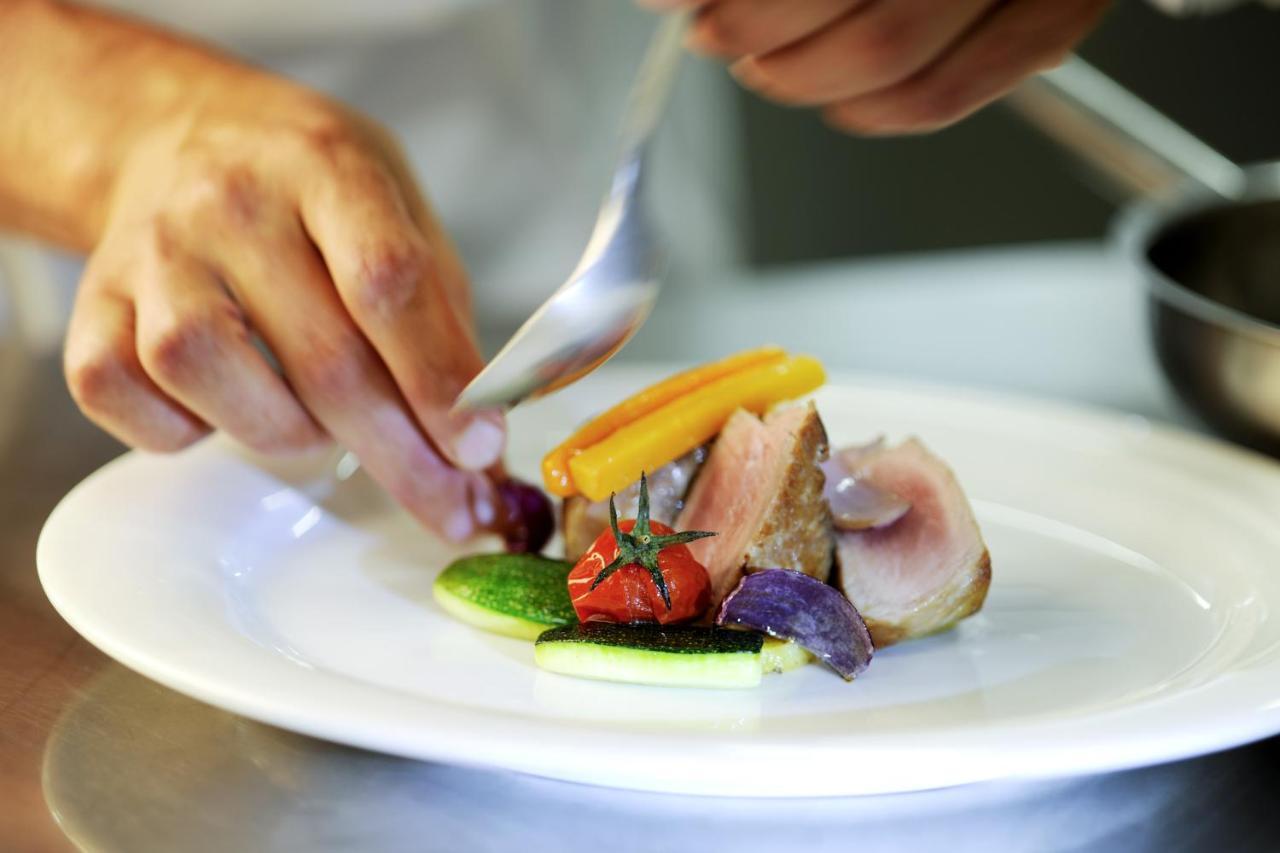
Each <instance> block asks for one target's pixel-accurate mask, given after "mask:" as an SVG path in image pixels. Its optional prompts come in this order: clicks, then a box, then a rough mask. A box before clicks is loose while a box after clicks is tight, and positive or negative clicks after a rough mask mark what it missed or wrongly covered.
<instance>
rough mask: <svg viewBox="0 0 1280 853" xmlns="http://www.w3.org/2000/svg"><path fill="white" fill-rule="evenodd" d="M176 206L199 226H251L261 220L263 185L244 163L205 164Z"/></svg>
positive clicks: (191, 180)
mask: <svg viewBox="0 0 1280 853" xmlns="http://www.w3.org/2000/svg"><path fill="white" fill-rule="evenodd" d="M176 205H177V209H178V211H179V213H180V214H181V215H183V216H184V217H185V218H186V219H188V220H189V221H190V222H192V223H193V224H195V225H196V226H214V225H219V226H220V225H226V224H229V225H238V226H242V227H249V226H252V225H254V224H256V223H257V222H258V221H259V220H260V219H261V214H262V207H263V194H262V188H261V186H260V184H259V182H258V179H257V176H256V175H255V173H254V171H253V169H252V168H251V167H249V166H247V165H245V164H229V165H224V166H219V167H209V166H206V167H203V168H202V169H201V171H200V172H199V173H197V174H196V175H194V176H193V177H192V178H191V179H190V181H189V182H188V184H187V187H186V190H185V192H183V193H182V195H181V196H180V197H179V199H178V200H177V203H176Z"/></svg>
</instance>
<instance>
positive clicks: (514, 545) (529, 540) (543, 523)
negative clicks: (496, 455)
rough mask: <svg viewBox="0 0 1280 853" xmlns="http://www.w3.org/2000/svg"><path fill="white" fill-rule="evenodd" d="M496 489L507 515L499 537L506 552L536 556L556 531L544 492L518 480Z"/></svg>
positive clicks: (549, 503) (502, 483)
mask: <svg viewBox="0 0 1280 853" xmlns="http://www.w3.org/2000/svg"><path fill="white" fill-rule="evenodd" d="M497 489H498V495H499V497H501V498H502V509H503V511H504V512H503V517H502V518H500V519H499V520H498V529H497V533H498V534H499V535H500V536H502V540H503V543H504V544H505V545H506V548H507V551H508V552H510V553H513V554H537V553H538V552H540V551H541V550H542V549H543V548H544V547H545V546H546V544H547V540H549V539H550V538H551V532H552V530H554V529H555V513H554V512H553V511H552V509H551V500H550V499H549V498H548V497H547V496H546V494H544V493H543V491H542V489H539V488H538V487H537V486H534V485H531V484H529V483H526V482H524V481H523V480H517V479H515V478H511V479H507V480H504V481H502V482H501V483H498V484H497Z"/></svg>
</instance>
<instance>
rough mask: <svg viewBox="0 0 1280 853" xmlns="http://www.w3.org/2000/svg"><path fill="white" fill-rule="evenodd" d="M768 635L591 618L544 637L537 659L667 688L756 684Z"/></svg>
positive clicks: (550, 666) (552, 666)
mask: <svg viewBox="0 0 1280 853" xmlns="http://www.w3.org/2000/svg"><path fill="white" fill-rule="evenodd" d="M763 645H764V638H763V637H762V636H761V635H760V634H755V633H751V632H747V631H733V630H728V629H725V628H707V627H701V626H694V625H656V624H637V625H618V624H614V623H612V622H587V623H582V624H573V625H565V626H563V627H560V628H552V629H551V630H549V631H546V632H545V633H543V634H542V635H541V636H540V637H538V641H537V643H536V644H535V646H534V660H535V661H536V662H537V664H538V666H540V667H542V668H543V669H546V670H550V671H551V672H558V673H562V674H564V675H576V676H579V677H581V678H595V679H601V680H604V681H624V682H628V683H631V684H652V685H659V686H665V687H718V688H732V687H755V686H756V685H758V684H759V683H760V677H761V673H762V669H761V662H760V660H761V655H760V649H761V647H762V646H763Z"/></svg>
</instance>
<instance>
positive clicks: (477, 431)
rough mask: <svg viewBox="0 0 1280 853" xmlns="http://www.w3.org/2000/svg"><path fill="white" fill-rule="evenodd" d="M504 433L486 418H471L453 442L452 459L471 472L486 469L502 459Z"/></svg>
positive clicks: (492, 421)
mask: <svg viewBox="0 0 1280 853" xmlns="http://www.w3.org/2000/svg"><path fill="white" fill-rule="evenodd" d="M505 439H506V431H505V430H504V429H503V428H502V426H501V425H500V424H498V423H496V422H495V421H494V420H492V419H491V418H490V417H487V416H479V417H475V416H473V417H472V418H471V421H470V422H469V423H468V424H467V425H466V426H465V427H463V429H462V431H461V432H459V433H458V434H457V437H456V438H455V439H454V440H453V457H454V459H455V460H456V461H457V463H458V465H460V466H461V467H463V468H466V469H468V470H471V471H479V470H482V469H484V468H488V467H489V466H490V465H492V464H494V463H495V462H497V461H498V460H499V459H500V458H501V457H502V445H503V443H504V441H505Z"/></svg>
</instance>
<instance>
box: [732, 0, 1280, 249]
mask: <svg viewBox="0 0 1280 853" xmlns="http://www.w3.org/2000/svg"><path fill="white" fill-rule="evenodd" d="M1078 52H1079V53H1080V54H1081V55H1082V56H1083V57H1084V58H1085V59H1087V60H1089V61H1090V62H1092V63H1093V64H1094V65H1095V66H1097V67H1098V68H1100V69H1101V70H1102V71H1104V72H1106V73H1107V74H1108V75H1110V76H1111V77H1112V78H1113V79H1115V80H1116V81H1118V82H1119V83H1121V84H1123V85H1125V86H1126V87H1128V88H1130V89H1131V90H1132V91H1134V92H1135V93H1137V94H1138V95H1140V96H1141V97H1142V98H1143V99H1144V100H1146V101H1147V102H1148V103H1150V104H1152V105H1153V106H1155V107H1156V108H1157V109H1159V110H1161V111H1162V112H1164V113H1165V114H1167V115H1168V116H1169V117H1171V118H1172V119H1174V120H1175V121H1177V122H1178V123H1180V124H1182V125H1183V126H1184V127H1186V128H1187V129H1188V130H1190V131H1191V132H1193V133H1194V134H1196V135H1197V136H1199V137H1200V138H1201V139H1203V140H1204V141H1206V142H1208V143H1209V144H1210V145H1212V146H1214V147H1216V148H1217V149H1218V150H1219V151H1221V152H1222V153H1224V154H1226V155H1227V156H1228V157H1231V158H1232V159H1234V160H1236V161H1237V162H1240V163H1252V162H1256V161H1260V160H1267V159H1272V158H1276V157H1280V115H1277V113H1276V111H1275V110H1274V109H1273V108H1272V104H1273V103H1274V98H1275V91H1276V84H1277V81H1280V14H1278V13H1276V12H1273V11H1268V10H1266V9H1264V8H1263V7H1261V6H1257V5H1250V6H1244V7H1241V8H1238V9H1236V10H1234V11H1231V12H1228V13H1225V14H1221V15H1212V16H1195V17H1187V18H1178V17H1171V16H1168V15H1165V14H1163V13H1161V12H1160V11H1159V10H1157V9H1156V8H1154V7H1153V6H1151V5H1150V4H1148V3H1143V2H1135V0H1122V2H1119V3H1116V4H1115V5H1114V6H1113V7H1112V9H1111V11H1110V13H1109V14H1108V16H1107V18H1105V19H1104V21H1103V23H1102V26H1101V27H1099V28H1098V29H1097V30H1096V31H1095V32H1094V34H1093V35H1092V36H1091V37H1090V38H1089V39H1088V40H1086V41H1085V43H1084V44H1083V45H1082V47H1081V48H1080V50H1079V51H1078ZM738 100H739V103H738V116H737V120H738V121H739V122H740V124H741V127H742V128H743V131H744V133H745V135H746V139H747V151H748V154H747V161H746V168H745V172H744V181H745V185H746V187H747V195H748V198H749V199H750V204H749V205H748V210H749V211H750V215H749V217H748V219H747V228H748V229H749V234H750V239H749V246H750V253H749V257H750V259H751V262H752V263H755V264H760V265H766V266H770V265H777V264H785V263H790V262H794V261H803V260H809V259H813V258H836V257H845V256H849V255H864V254H878V253H897V252H912V251H919V250H923V249H946V248H955V247H961V246H973V245H989V244H1000V243H1023V242H1028V241H1037V240H1062V239H1093V238H1100V237H1102V236H1103V235H1104V233H1105V232H1106V230H1107V224H1108V222H1109V221H1110V218H1111V215H1112V213H1113V212H1114V205H1113V204H1112V203H1111V202H1112V201H1114V199H1112V198H1109V197H1108V195H1107V192H1108V190H1107V188H1106V187H1105V186H1104V185H1102V184H1101V183H1100V182H1098V181H1096V180H1095V178H1094V176H1093V175H1092V174H1091V173H1090V172H1089V171H1088V170H1087V169H1085V168H1083V167H1080V166H1078V165H1076V164H1075V162H1074V161H1072V160H1071V159H1070V158H1068V157H1066V156H1064V154H1063V152H1062V151H1061V149H1060V148H1059V147H1058V146H1057V145H1056V144H1055V143H1054V142H1052V141H1050V140H1047V139H1046V138H1045V137H1044V135H1043V134H1041V133H1040V132H1038V131H1037V130H1035V129H1034V128H1032V127H1029V126H1028V125H1027V124H1026V123H1024V122H1023V121H1022V120H1020V119H1019V118H1018V117H1017V116H1016V115H1014V114H1013V113H1012V112H1011V111H1009V110H1007V109H1005V108H1002V107H996V108H994V109H988V110H984V111H983V112H981V113H978V114H977V115H975V116H973V117H971V118H970V119H968V120H966V121H964V122H962V123H960V124H958V125H956V126H954V127H951V128H948V129H946V130H943V131H941V132H939V133H937V134H934V135H931V136H927V137H920V138H912V139H876V140H867V139H852V138H849V137H847V136H843V135H840V134H837V133H835V132H833V131H831V130H829V129H827V128H825V127H823V126H822V124H821V123H820V122H819V121H818V120H817V119H816V118H815V117H814V116H812V115H809V114H806V113H803V112H798V111H792V110H785V109H780V108H777V107H773V106H770V105H768V104H766V103H764V102H763V101H761V100H759V99H757V98H753V97H751V96H749V95H746V94H741V95H739V98H738Z"/></svg>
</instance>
